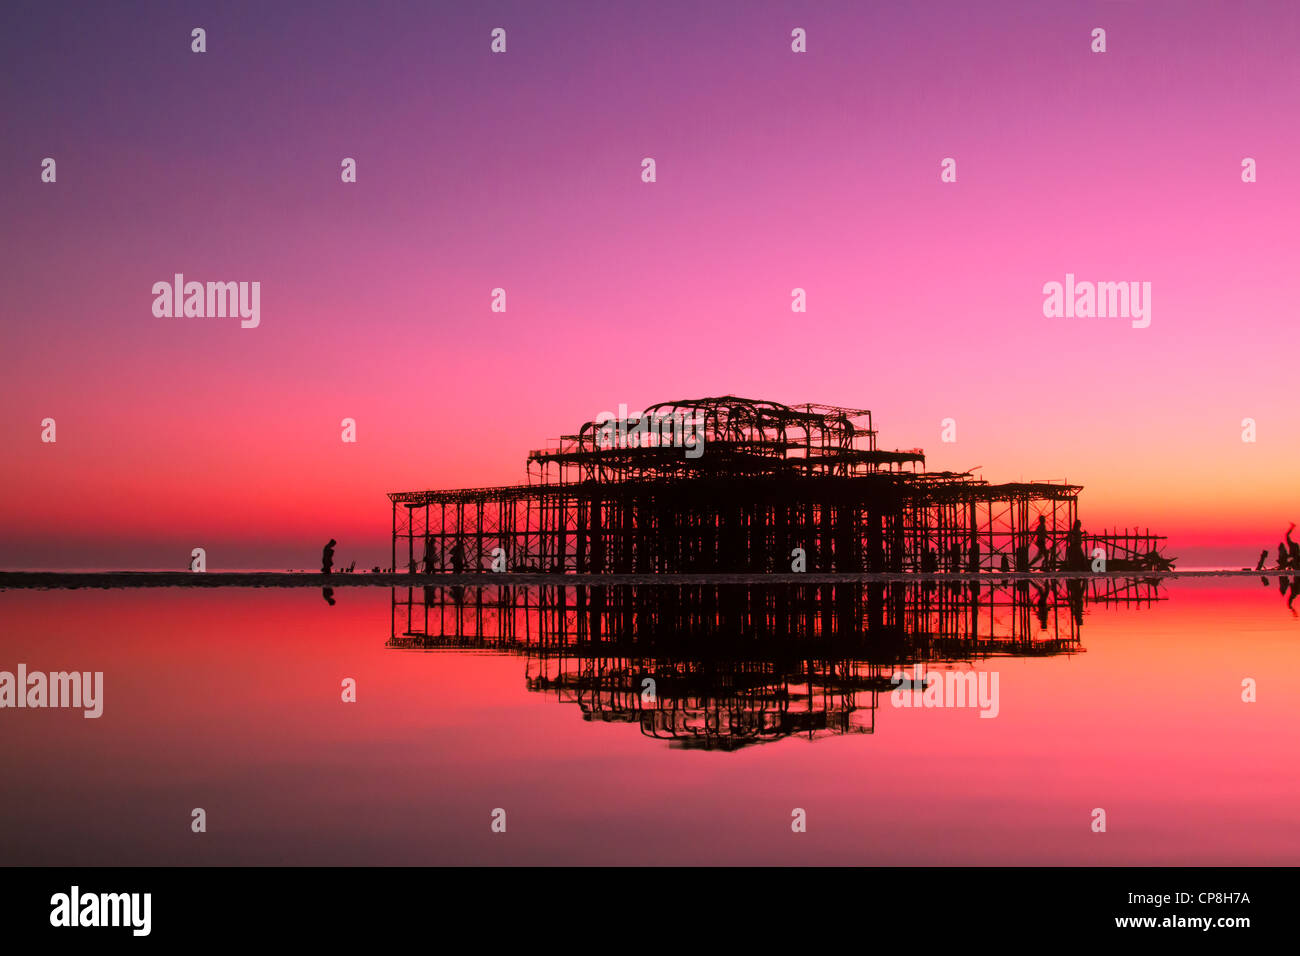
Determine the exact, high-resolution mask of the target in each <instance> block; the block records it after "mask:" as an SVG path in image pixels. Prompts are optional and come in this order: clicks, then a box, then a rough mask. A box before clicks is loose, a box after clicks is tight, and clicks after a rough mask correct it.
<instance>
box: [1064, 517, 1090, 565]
mask: <svg viewBox="0 0 1300 956" xmlns="http://www.w3.org/2000/svg"><path fill="white" fill-rule="evenodd" d="M1066 540H1067V544H1066V547H1065V567H1066V569H1067V570H1070V571H1086V570H1087V568H1088V556H1087V555H1086V554H1084V553H1083V522H1082V521H1080V520H1079V519H1078V518H1075V519H1074V526H1073V527H1071V528H1070V534H1069V537H1068V538H1067V539H1066Z"/></svg>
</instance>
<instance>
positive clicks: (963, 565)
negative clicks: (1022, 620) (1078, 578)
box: [921, 515, 1088, 572]
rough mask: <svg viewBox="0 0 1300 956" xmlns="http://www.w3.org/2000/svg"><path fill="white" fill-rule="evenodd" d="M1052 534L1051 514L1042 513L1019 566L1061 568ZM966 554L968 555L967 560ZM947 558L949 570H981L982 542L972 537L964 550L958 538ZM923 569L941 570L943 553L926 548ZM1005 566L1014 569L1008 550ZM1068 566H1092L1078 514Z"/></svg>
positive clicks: (1070, 539)
mask: <svg viewBox="0 0 1300 956" xmlns="http://www.w3.org/2000/svg"><path fill="white" fill-rule="evenodd" d="M1050 538H1051V533H1050V531H1049V530H1048V527H1047V518H1046V517H1044V516H1043V515H1039V516H1038V524H1037V525H1036V526H1035V527H1034V529H1033V530H1032V531H1029V532H1026V533H1025V534H1024V536H1023V541H1022V542H1021V544H1020V545H1019V546H1018V547H1017V548H1016V566H1015V570H1016V571H1029V570H1031V569H1033V568H1034V567H1035V566H1037V567H1038V568H1040V569H1041V570H1043V571H1054V570H1057V556H1056V546H1055V545H1054V544H1053V543H1052V542H1051V540H1050ZM1031 550H1032V551H1033V557H1030V551H1031ZM963 557H964V558H965V560H964V561H963ZM945 558H946V561H945V570H948V571H961V570H969V571H978V570H979V568H980V546H979V542H978V541H972V542H971V545H970V548H969V549H968V550H966V551H965V552H963V550H962V546H961V542H959V541H954V542H952V544H950V545H949V546H948V550H947V554H946V555H945ZM921 570H922V571H928V572H936V571H938V570H939V555H938V554H937V553H936V552H935V551H934V549H932V548H929V549H926V551H925V553H924V554H922V555H921ZM1001 570H1003V571H1010V570H1012V569H1011V562H1010V561H1008V560H1007V556H1006V555H1005V554H1004V555H1003V556H1002V563H1001ZM1064 570H1066V571H1086V570H1088V556H1087V554H1086V553H1085V552H1084V550H1083V523H1082V522H1081V521H1079V519H1077V518H1076V519H1075V521H1074V525H1073V526H1072V527H1071V528H1070V530H1069V532H1068V533H1067V534H1066V539H1065V563H1064Z"/></svg>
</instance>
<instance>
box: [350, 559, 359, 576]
mask: <svg viewBox="0 0 1300 956" xmlns="http://www.w3.org/2000/svg"><path fill="white" fill-rule="evenodd" d="M356 569H357V563H356V562H355V561H353V562H352V563H351V564H349V565H348V574H351V573H352V572H354V571H355V570H356Z"/></svg>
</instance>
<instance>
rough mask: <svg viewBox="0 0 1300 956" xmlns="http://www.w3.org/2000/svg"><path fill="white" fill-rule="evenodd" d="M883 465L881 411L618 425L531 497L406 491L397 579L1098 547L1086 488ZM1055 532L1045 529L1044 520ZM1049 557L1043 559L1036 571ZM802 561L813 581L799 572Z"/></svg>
mask: <svg viewBox="0 0 1300 956" xmlns="http://www.w3.org/2000/svg"><path fill="white" fill-rule="evenodd" d="M924 466H925V454H924V452H923V451H922V450H921V449H919V448H913V449H907V450H893V451H888V450H883V449H881V448H879V447H877V432H876V430H875V427H874V424H873V421H872V415H871V412H870V411H869V410H867V409H860V408H845V407H840V406H832V405H814V404H807V405H800V406H787V405H782V404H779V403H776V402H770V401H758V400H753V399H744V398H737V397H734V396H723V397H719V398H705V399H695V400H689V401H675V402H665V403H661V404H659V405H655V406H652V407H651V408H649V409H646V410H645V411H644V412H642V413H641V414H639V415H636V416H628V415H627V414H626V411H625V410H623V409H621V410H620V414H618V415H617V416H615V415H611V414H608V413H605V414H602V415H601V416H599V417H598V418H596V419H595V420H593V421H590V422H587V423H585V424H584V425H583V426H582V427H581V428H580V429H579V431H578V432H577V433H576V434H574V435H566V436H562V437H561V438H560V439H559V440H558V442H557V443H556V444H555V445H554V447H550V448H544V449H538V450H534V451H532V452H531V453H530V454H529V455H528V459H527V474H528V481H527V483H526V484H522V485H513V486H501V487H491V488H462V489H455V490H446V491H405V492H392V493H390V494H389V496H388V497H389V499H390V501H391V505H392V528H393V543H392V567H393V569H394V570H395V571H399V570H406V571H409V572H410V573H412V574H416V573H420V572H424V573H438V572H457V573H465V572H474V571H483V572H486V571H491V570H509V571H526V572H550V573H565V574H683V573H751V574H767V573H773V572H790V571H792V570H807V571H822V572H846V573H872V572H910V571H917V572H922V571H947V572H982V571H998V570H1002V571H1006V570H1013V571H1025V570H1031V569H1041V570H1045V571H1049V570H1054V569H1063V568H1067V567H1072V568H1074V569H1080V568H1079V561H1080V560H1081V557H1080V556H1081V555H1083V554H1084V553H1085V552H1084V548H1085V546H1086V548H1087V553H1088V554H1091V553H1092V549H1094V548H1096V547H1101V548H1102V549H1103V551H1105V552H1106V553H1107V554H1108V555H1110V554H1112V553H1114V554H1115V556H1116V557H1117V558H1119V557H1123V558H1124V559H1126V560H1128V559H1131V560H1132V567H1133V569H1139V568H1142V567H1146V566H1148V565H1149V563H1150V561H1151V558H1150V556H1151V555H1155V556H1157V557H1158V552H1159V547H1160V543H1161V542H1162V541H1163V539H1162V538H1160V537H1159V536H1156V535H1151V534H1150V532H1149V531H1148V532H1147V533H1146V534H1145V535H1143V536H1139V535H1137V534H1136V532H1135V533H1134V534H1132V535H1127V536H1126V538H1125V540H1124V544H1123V548H1124V550H1123V552H1122V555H1121V552H1120V551H1118V550H1116V548H1117V544H1116V541H1115V540H1113V539H1112V536H1109V535H1089V536H1087V537H1086V538H1082V537H1080V536H1079V533H1078V532H1077V531H1076V537H1075V540H1074V541H1073V542H1072V541H1071V538H1070V532H1071V529H1072V528H1073V526H1074V524H1075V521H1076V520H1077V517H1078V514H1077V510H1078V495H1079V492H1080V491H1081V490H1082V489H1081V487H1080V486H1078V485H1071V484H1068V483H1065V482H1048V481H1033V482H1011V483H1003V484H993V483H990V482H988V481H987V480H985V479H983V478H980V477H976V476H975V475H974V474H972V473H971V472H951V471H943V472H927V471H925V470H924ZM1040 519H1042V520H1041V525H1040V523H1039V521H1040ZM1031 555H1032V557H1031ZM800 561H802V566H800V564H799V562H800Z"/></svg>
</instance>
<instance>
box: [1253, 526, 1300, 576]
mask: <svg viewBox="0 0 1300 956" xmlns="http://www.w3.org/2000/svg"><path fill="white" fill-rule="evenodd" d="M1294 530H1295V522H1294V521H1292V522H1291V527H1289V528H1287V529H1286V541H1284V542H1283V541H1279V542H1278V543H1277V569H1278V570H1279V571H1285V570H1287V569H1288V568H1289V569H1291V570H1294V571H1300V542H1296V541H1294V540H1293V539H1292V538H1291V532H1292V531H1294ZM1267 563H1268V548H1265V549H1264V550H1263V551H1261V552H1260V553H1259V563H1258V564H1257V565H1255V570H1256V571H1263V570H1265V568H1264V565H1266V564H1267Z"/></svg>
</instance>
